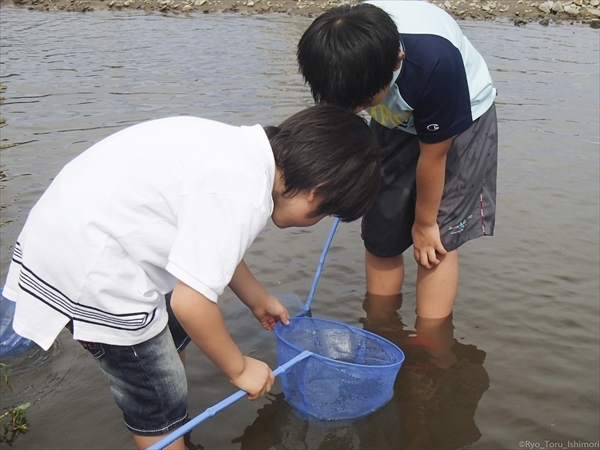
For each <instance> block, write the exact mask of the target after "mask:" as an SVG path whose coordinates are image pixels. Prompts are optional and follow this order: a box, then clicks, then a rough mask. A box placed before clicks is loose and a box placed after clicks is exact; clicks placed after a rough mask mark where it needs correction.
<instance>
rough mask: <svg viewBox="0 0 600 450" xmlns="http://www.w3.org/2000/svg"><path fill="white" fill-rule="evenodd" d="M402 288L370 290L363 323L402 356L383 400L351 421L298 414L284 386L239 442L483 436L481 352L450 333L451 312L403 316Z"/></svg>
mask: <svg viewBox="0 0 600 450" xmlns="http://www.w3.org/2000/svg"><path fill="white" fill-rule="evenodd" d="M401 305H402V296H401V295H398V296H387V297H383V296H373V295H369V294H367V295H366V296H365V300H364V303H363V310H364V311H365V313H366V315H365V316H364V317H362V318H361V319H360V322H361V323H362V325H363V327H364V329H365V330H368V331H371V332H373V333H376V334H378V335H380V336H383V337H385V338H386V339H389V340H390V341H392V342H394V343H395V344H396V345H398V346H399V347H400V348H401V349H402V350H403V351H404V353H405V355H406V360H405V362H404V364H403V366H402V369H401V370H400V373H399V374H398V377H397V379H396V383H395V385H394V397H393V398H392V400H391V401H390V403H388V404H387V405H386V406H385V407H383V408H382V409H380V410H379V411H377V412H375V413H374V414H371V415H370V416H367V417H365V418H363V419H361V420H358V421H356V422H353V423H350V424H339V423H335V422H334V423H324V422H312V421H306V420H302V419H300V418H299V417H298V416H297V415H296V413H295V412H294V410H293V409H292V408H291V407H290V406H289V405H288V404H287V403H286V402H285V399H284V397H283V394H276V395H270V396H269V403H268V404H267V405H265V406H264V407H263V408H261V409H259V410H258V411H257V414H258V417H257V418H256V419H255V421H254V422H253V423H252V425H250V426H248V427H247V428H246V429H245V430H244V433H243V435H242V436H239V437H237V438H235V439H234V440H233V441H232V443H239V444H241V449H242V450H245V449H267V448H275V449H350V448H361V449H458V448H463V447H465V446H467V445H470V444H473V443H474V442H477V441H478V440H479V438H480V437H481V433H480V431H479V428H478V427H477V425H476V423H475V420H474V416H475V412H476V410H477V405H478V403H479V400H480V399H481V397H482V396H483V394H484V393H485V391H487V389H488V388H489V386H490V383H489V376H488V373H487V372H486V370H485V368H484V366H483V363H484V361H485V357H486V353H485V352H484V351H483V350H481V349H478V348H477V347H476V346H475V345H471V344H463V343H460V342H458V341H457V340H456V339H455V338H454V326H453V323H452V316H450V317H447V318H445V319H441V320H437V319H436V320H432V319H423V318H421V317H417V320H416V323H415V326H414V329H411V328H410V327H408V326H407V325H406V324H405V323H404V322H403V320H402V317H401V315H400V312H399V309H400V307H401Z"/></svg>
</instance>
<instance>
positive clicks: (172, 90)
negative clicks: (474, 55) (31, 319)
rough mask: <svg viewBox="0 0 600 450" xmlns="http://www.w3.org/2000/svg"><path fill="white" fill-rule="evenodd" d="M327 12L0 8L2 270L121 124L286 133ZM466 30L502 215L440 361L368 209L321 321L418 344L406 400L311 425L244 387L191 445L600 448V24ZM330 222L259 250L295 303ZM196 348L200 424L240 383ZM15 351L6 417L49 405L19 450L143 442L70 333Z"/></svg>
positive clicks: (483, 246)
mask: <svg viewBox="0 0 600 450" xmlns="http://www.w3.org/2000/svg"><path fill="white" fill-rule="evenodd" d="M309 23H310V19H307V18H302V17H289V16H284V15H264V16H252V17H244V16H239V15H227V14H222V15H195V16H194V17H183V16H176V17H164V16H161V15H158V14H153V15H146V14H143V13H132V12H112V13H109V12H94V13H92V14H74V13H41V12H33V11H27V10H20V9H19V10H17V9H12V8H9V7H3V8H2V43H1V44H2V51H1V52H2V53H1V56H2V58H1V64H0V68H1V83H2V85H4V86H5V87H6V89H5V90H4V91H3V93H2V96H3V97H4V98H5V100H4V103H3V104H2V118H3V119H5V121H6V123H5V125H4V126H3V127H2V129H1V133H2V136H1V138H2V142H1V143H2V146H3V150H2V152H1V157H2V172H1V177H2V178H1V190H0V194H1V203H2V210H1V213H2V220H1V222H2V227H1V228H0V231H1V233H2V235H1V236H2V243H1V247H0V248H1V251H2V254H1V267H0V269H1V272H0V283H2V284H3V283H4V280H5V276H6V271H7V268H8V263H9V260H10V256H11V251H12V245H13V244H14V241H15V239H16V237H17V235H18V233H19V231H20V228H21V226H22V225H23V223H24V221H25V218H26V216H27V213H28V211H29V210H30V208H31V207H32V205H33V204H34V203H35V201H36V200H37V199H38V198H39V196H40V195H41V193H42V192H43V191H44V189H45V188H46V187H47V186H48V184H49V183H50V181H51V179H52V178H53V177H54V176H55V175H56V173H57V172H58V171H59V170H60V169H61V168H62V166H63V165H64V164H65V163H66V162H68V161H69V160H70V159H72V158H73V157H75V156H76V155H77V154H79V153H80V152H81V151H83V150H85V149H86V148H87V147H88V146H90V145H91V144H92V143H94V142H96V141H98V140H100V139H101V138H103V137H104V136H106V135H108V134H110V133H113V132H115V131H117V130H118V129H120V128H123V127H125V126H127V125H131V124H134V123H137V122H139V121H142V120H146V119H151V118H157V117H164V116H168V115H179V114H193V115H198V116H203V117H208V118H213V119H216V120H221V121H224V122H227V123H231V124H237V125H247V124H255V123H261V124H265V125H266V124H276V123H278V122H280V121H282V120H283V119H284V118H285V117H287V116H289V115H290V114H292V113H294V112H296V111H298V110H300V109H302V108H304V107H306V106H308V105H310V104H311V99H310V95H309V93H308V90H307V88H306V87H305V86H304V85H303V83H302V80H301V78H300V76H299V75H298V73H297V70H296V66H295V59H294V48H295V44H296V42H297V40H298V39H299V37H300V35H301V33H302V31H303V30H304V29H305V28H306V27H307V26H308V24H309ZM461 26H462V27H463V29H464V31H465V33H466V34H467V36H468V37H469V38H470V39H471V41H472V42H473V43H474V44H475V46H476V47H477V48H478V49H479V51H480V52H481V53H482V54H483V55H484V57H485V58H486V60H487V61H488V65H489V67H490V70H491V72H492V76H493V78H494V80H495V82H496V85H497V88H498V90H499V97H498V101H497V111H498V116H499V129H500V166H499V179H498V219H497V226H496V235H495V236H494V237H493V238H485V239H479V240H477V241H474V242H471V243H469V244H467V245H466V246H464V248H463V249H462V250H461V281H460V291H459V295H458V299H457V304H456V307H455V310H454V314H453V318H452V322H447V323H445V324H444V325H443V327H442V329H441V330H439V333H438V334H437V335H436V336H434V337H433V340H434V341H435V342H436V343H437V344H439V345H438V347H437V348H438V349H441V350H440V351H441V352H442V353H444V354H442V355H440V354H436V355H432V354H431V353H432V351H431V348H430V347H427V345H424V343H425V344H426V343H427V342H429V341H428V339H430V338H432V337H431V336H428V335H427V326H426V325H427V324H418V323H415V320H416V317H415V314H414V306H415V305H414V275H415V267H414V265H411V264H409V267H408V273H407V285H406V288H405V292H404V300H403V304H402V306H401V308H400V309H399V310H398V311H396V306H398V305H395V306H394V307H393V308H390V310H389V311H379V312H376V311H374V310H373V308H372V305H370V304H369V302H365V301H364V300H365V292H364V291H365V287H364V286H365V282H364V274H363V250H362V244H361V241H360V237H359V222H356V223H351V224H342V225H340V227H339V228H338V231H337V233H336V235H335V238H334V240H333V244H332V247H331V249H330V250H329V253H328V256H327V261H326V263H325V266H324V268H323V274H322V276H321V279H320V282H319V288H318V290H317V293H316V296H315V299H314V302H313V315H314V316H316V317H324V318H331V319H335V320H339V321H343V322H346V323H348V324H352V325H355V326H358V327H361V328H363V327H364V328H366V329H369V330H371V331H374V332H377V333H379V334H382V335H384V336H385V337H388V338H389V339H391V340H392V341H394V342H396V343H397V344H398V345H399V346H400V347H402V348H403V350H404V351H405V353H406V355H407V360H406V362H405V365H404V366H403V368H402V370H401V372H400V374H399V376H398V379H397V382H396V385H395V394H394V398H393V399H392V401H391V402H390V403H388V404H387V405H386V406H385V407H384V408H382V409H381V410H379V411H378V412H376V413H374V414H373V415H371V416H368V417H366V418H364V419H361V420H359V421H357V422H354V423H351V424H335V423H334V424H322V423H313V422H306V421H303V420H301V419H300V418H298V417H297V416H296V415H295V414H294V412H293V411H291V409H290V407H289V406H287V404H286V403H285V401H284V400H283V398H282V395H281V387H280V385H279V383H277V384H276V385H275V388H274V390H273V394H272V395H269V396H268V397H267V398H264V399H260V400H257V401H255V402H250V401H247V400H245V399H242V400H241V401H239V402H237V403H235V404H234V405H232V406H230V407H228V408H227V409H225V410H224V411H222V412H221V413H219V414H217V415H216V416H215V417H214V418H212V419H209V420H208V421H206V422H204V423H203V424H201V425H200V426H198V427H197V428H196V429H195V430H194V432H193V433H192V443H193V444H195V445H198V446H200V445H202V446H204V448H206V449H269V448H276V449H302V448H305V449H317V448H319V449H326V448H329V449H383V448H390V449H404V448H406V449H408V448H410V449H456V448H473V449H519V448H568V447H569V446H570V447H571V448H599V447H600V443H599V425H600V413H599V405H600V402H599V396H600V390H599V386H600V369H599V360H600V356H599V352H600V350H599V347H600V339H599V329H600V326H599V325H600V324H599V320H600V319H599V316H600V312H599V303H600V298H599V291H600V286H599V278H600V274H599V265H600V261H599V235H600V230H599V124H598V122H599V119H598V117H599V111H598V109H599V106H598V105H599V69H598V67H599V66H598V63H599V61H598V55H599V49H598V46H599V45H598V42H599V41H598V30H594V29H591V28H587V27H583V26H578V25H573V26H550V27H542V26H539V25H534V24H532V25H528V26H527V27H515V26H513V25H512V24H510V23H503V22H495V23H483V22H482V23H478V22H461ZM331 222H332V221H331V219H326V220H323V221H322V222H321V223H320V224H318V225H317V226H315V227H313V228H310V229H303V230H300V229H290V230H279V229H277V228H275V227H274V226H272V225H270V226H268V227H267V228H266V229H265V230H264V232H263V233H262V235H261V236H260V237H259V238H258V239H257V240H256V241H255V243H254V244H253V246H252V248H251V250H250V251H249V253H248V255H247V262H248V264H249V265H250V267H251V268H252V269H253V270H254V272H255V274H256V276H257V277H258V278H259V280H260V281H262V282H263V283H264V284H265V286H266V287H267V289H268V290H269V291H270V292H272V293H274V294H276V295H279V296H282V298H285V299H286V301H288V302H289V304H290V306H291V307H296V306H298V305H301V303H302V302H303V301H304V299H306V296H307V294H308V291H309V289H310V285H311V283H312V279H313V276H314V273H315V270H316V267H317V264H318V260H319V255H320V253H321V250H322V247H323V244H324V243H325V241H326V238H327V235H328V232H329V228H330V226H331ZM220 305H221V306H222V309H223V313H224V315H225V316H226V318H227V321H228V324H229V326H230V329H231V330H232V334H233V335H234V338H235V339H236V340H237V341H238V343H239V344H240V346H241V347H242V349H243V350H244V351H245V352H246V353H248V354H252V356H255V357H258V358H260V359H263V360H265V361H267V362H268V363H269V364H270V365H271V366H272V367H275V366H276V358H275V337H274V336H273V335H272V334H269V333H267V332H261V331H260V328H259V326H258V324H257V323H255V322H253V319H250V318H248V316H247V315H246V314H245V311H244V310H243V308H241V307H240V306H239V302H237V301H236V300H235V298H234V296H233V294H232V293H231V292H226V293H225V294H224V296H223V297H222V299H221V300H220ZM367 313H368V314H367ZM189 348H190V350H189V352H188V353H189V355H188V379H189V385H190V388H189V390H190V402H189V406H190V414H191V415H192V416H195V415H197V414H199V413H200V412H202V411H203V410H204V409H205V408H207V407H209V406H211V405H213V404H215V403H216V402H218V401H220V400H222V399H223V398H225V397H226V396H228V395H229V394H231V393H232V392H234V389H233V387H232V386H231V385H230V384H229V383H228V381H227V380H226V379H225V377H224V376H223V375H221V374H220V373H219V372H218V371H217V369H215V368H214V367H213V366H212V364H210V363H209V362H208V361H207V360H206V358H205V357H204V356H203V355H202V354H201V353H200V352H199V351H198V350H197V349H195V348H193V347H191V346H190V347H189ZM428 349H429V351H428ZM434 356H435V358H434ZM434 360H435V361H434ZM4 362H7V363H8V364H9V372H8V374H9V377H10V382H11V385H12V390H9V389H7V388H6V387H4V386H3V387H2V391H1V393H2V398H1V401H2V408H5V407H8V406H11V405H12V406H15V405H17V404H20V403H24V402H31V406H30V408H29V409H28V410H27V416H28V419H29V422H30V425H31V431H30V432H29V433H28V434H26V435H24V436H21V437H19V438H18V439H17V440H16V442H15V444H14V445H13V447H12V448H15V449H82V448H91V449H93V448H97V449H117V448H133V444H132V441H131V438H130V435H129V433H128V432H127V431H126V428H125V426H124V425H123V423H122V419H121V417H120V412H119V411H118V409H117V407H116V406H115V405H114V403H113V401H112V398H111V397H110V394H109V391H108V388H107V386H106V382H105V381H104V379H103V378H102V376H101V374H100V373H99V372H98V371H97V369H96V367H95V365H94V362H93V361H92V359H91V358H90V357H89V355H88V354H86V353H85V352H84V351H83V350H82V349H81V348H80V347H79V346H78V345H77V344H75V343H74V342H73V341H72V340H71V339H70V337H69V336H68V335H67V333H65V334H61V336H60V337H59V340H58V341H57V343H56V344H55V346H54V347H53V348H52V349H51V351H49V352H48V353H45V354H44V353H42V352H39V351H30V352H27V353H26V354H24V355H22V356H21V357H19V358H17V359H16V360H15V359H13V360H8V361H4ZM434 362H435V364H434ZM198 448H200V447H198Z"/></svg>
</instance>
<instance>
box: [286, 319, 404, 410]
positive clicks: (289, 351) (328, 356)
mask: <svg viewBox="0 0 600 450" xmlns="http://www.w3.org/2000/svg"><path fill="white" fill-rule="evenodd" d="M275 334H276V336H277V360H278V363H279V365H282V364H284V363H285V362H287V361H289V360H290V359H292V358H293V357H295V356H296V355H298V354H300V353H301V352H303V351H304V350H308V351H310V352H312V353H313V355H311V356H310V357H308V358H307V359H305V360H303V361H301V362H299V363H297V364H295V365H294V366H293V367H292V368H291V369H289V370H288V371H287V372H286V373H284V374H282V375H281V383H282V387H283V393H284V396H285V399H286V401H287V402H288V403H289V404H290V405H291V406H292V407H293V408H294V410H295V411H296V412H297V413H298V415H299V416H300V417H302V418H307V419H311V418H312V419H317V420H353V419H358V418H360V417H363V416H366V415H368V414H370V413H372V412H373V411H375V410H377V409H379V408H381V407H382V406H384V405H385V404H386V403H387V402H389V401H390V399H391V398H392V395H393V387H394V381H395V380H396V375H397V374H398V371H399V370H400V366H401V365H402V362H403V361H404V354H403V353H402V350H400V349H399V348H398V347H397V346H396V345H394V344H393V343H392V342H390V341H388V340H387V339H384V338H382V337H381V336H378V335H376V334H373V333H371V332H368V331H365V330H361V329H359V328H356V327H352V326H349V325H346V324H344V323H340V322H335V321H331V320H325V319H317V318H313V317H295V318H292V319H290V325H288V326H285V325H282V324H278V325H277V326H276V327H275Z"/></svg>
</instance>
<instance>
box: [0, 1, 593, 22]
mask: <svg viewBox="0 0 600 450" xmlns="http://www.w3.org/2000/svg"><path fill="white" fill-rule="evenodd" d="M354 2H355V1H350V2H348V1H345V0H342V1H339V0H0V5H1V6H2V7H7V6H13V5H14V6H16V7H20V8H27V9H33V10H44V11H52V10H63V11H73V12H91V11H95V10H103V9H113V10H127V9H130V10H142V11H146V12H158V13H163V14H189V15H198V14H210V13H220V12H230V13H239V14H265V13H283V14H294V15H303V16H308V17H316V16H318V15H319V14H320V13H322V12H323V11H325V10H327V9H329V8H331V7H335V6H338V5H341V4H346V3H354ZM433 3H434V4H436V5H438V6H440V7H442V8H444V9H445V10H447V11H448V12H449V13H450V14H451V15H452V16H454V17H455V18H456V19H458V20H488V21H493V20H510V21H512V22H513V23H514V24H515V25H519V26H520V25H526V24H528V23H540V24H542V25H549V24H551V23H552V24H584V25H589V26H591V27H593V28H600V9H599V6H598V5H599V0H564V1H561V0H559V1H552V0H542V1H533V0H437V1H434V2H433Z"/></svg>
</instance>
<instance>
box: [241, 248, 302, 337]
mask: <svg viewBox="0 0 600 450" xmlns="http://www.w3.org/2000/svg"><path fill="white" fill-rule="evenodd" d="M229 287H230V288H231V290H232V291H233V292H234V293H235V295H237V296H238V297H239V299H240V300H241V301H242V302H244V304H245V305H246V306H247V307H248V308H250V311H252V314H254V316H255V317H256V318H257V319H258V321H259V322H260V323H261V325H262V326H263V327H264V328H265V329H267V330H269V331H271V330H273V328H275V325H276V324H277V322H278V321H281V322H283V323H284V324H285V325H288V324H289V318H290V314H289V312H288V310H287V309H286V308H285V306H283V305H282V304H281V302H280V301H279V300H277V299H276V298H275V297H273V296H272V295H270V294H269V293H268V292H267V291H265V288H263V287H262V285H261V284H260V283H259V282H258V280H257V279H256V278H255V277H254V275H252V272H250V269H249V268H248V266H247V265H246V263H245V262H244V260H242V261H241V262H240V263H239V264H238V266H237V268H236V269H235V272H234V273H233V277H232V278H231V281H230V282H229Z"/></svg>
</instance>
